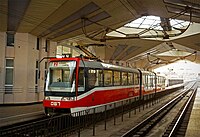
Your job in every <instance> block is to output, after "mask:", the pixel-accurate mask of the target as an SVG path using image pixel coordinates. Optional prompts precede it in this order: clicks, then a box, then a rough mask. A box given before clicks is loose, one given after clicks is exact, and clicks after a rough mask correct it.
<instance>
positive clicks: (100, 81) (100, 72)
mask: <svg viewBox="0 0 200 137" xmlns="http://www.w3.org/2000/svg"><path fill="white" fill-rule="evenodd" d="M96 72H97V73H96V74H97V83H98V86H103V70H96Z"/></svg>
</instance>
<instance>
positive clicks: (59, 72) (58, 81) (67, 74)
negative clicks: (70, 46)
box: [47, 61, 76, 92]
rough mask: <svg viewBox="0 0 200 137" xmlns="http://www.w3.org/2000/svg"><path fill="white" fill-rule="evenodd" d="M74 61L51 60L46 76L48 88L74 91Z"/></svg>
mask: <svg viewBox="0 0 200 137" xmlns="http://www.w3.org/2000/svg"><path fill="white" fill-rule="evenodd" d="M75 67H76V62H75V61H62V62H51V63H50V68H49V74H48V77H47V84H48V90H50V91H65V92H75Z"/></svg>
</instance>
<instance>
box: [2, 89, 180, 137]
mask: <svg viewBox="0 0 200 137" xmlns="http://www.w3.org/2000/svg"><path fill="white" fill-rule="evenodd" d="M179 88H182V87H177V88H175V89H171V90H166V91H165V92H158V93H156V94H155V93H153V94H148V95H145V96H143V97H142V98H139V97H133V98H129V99H125V100H122V101H117V102H114V103H110V104H106V105H104V106H100V107H94V108H91V109H89V110H84V111H79V112H76V113H72V114H63V115H57V116H53V117H50V118H46V119H43V120H40V121H35V122H31V123H27V124H24V125H19V126H15V127H10V128H3V127H2V128H0V137H4V136H6V137H12V136H40V137H46V136H67V135H69V134H73V133H75V132H76V133H78V136H80V133H81V130H83V129H84V128H87V127H89V126H92V129H93V135H95V134H96V133H95V127H96V123H97V122H99V121H104V122H105V123H104V129H105V130H106V129H107V121H108V119H110V118H112V119H113V124H114V125H115V124H116V118H117V117H119V116H121V121H123V118H124V114H125V113H129V117H131V112H132V111H135V113H136V109H138V110H139V111H140V110H141V109H145V105H146V106H147V105H148V106H151V105H154V104H155V103H156V102H157V100H158V99H159V98H161V97H163V96H165V95H167V94H169V93H172V92H173V91H176V90H178V89H179ZM99 110H101V112H99ZM97 112H98V113H97Z"/></svg>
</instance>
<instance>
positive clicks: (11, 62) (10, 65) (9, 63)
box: [6, 59, 14, 67]
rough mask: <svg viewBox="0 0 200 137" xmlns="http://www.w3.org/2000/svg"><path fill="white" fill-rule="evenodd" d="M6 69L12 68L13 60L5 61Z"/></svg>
mask: <svg viewBox="0 0 200 137" xmlns="http://www.w3.org/2000/svg"><path fill="white" fill-rule="evenodd" d="M6 67H14V60H13V59H6Z"/></svg>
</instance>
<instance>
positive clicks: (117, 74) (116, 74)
mask: <svg viewBox="0 0 200 137" xmlns="http://www.w3.org/2000/svg"><path fill="white" fill-rule="evenodd" d="M120 83H121V77H120V72H119V71H114V85H115V86H118V85H120Z"/></svg>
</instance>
